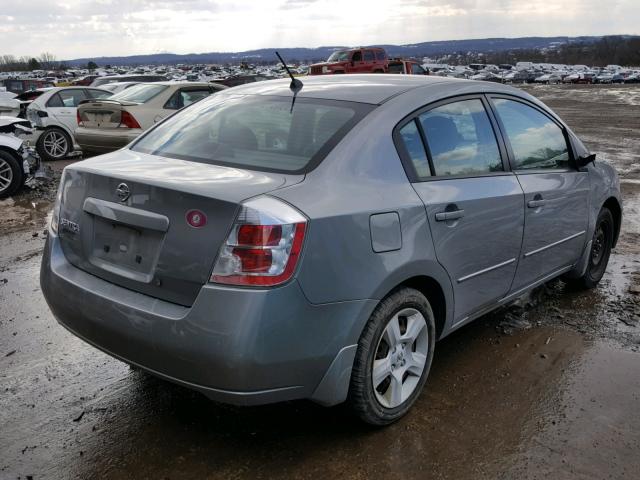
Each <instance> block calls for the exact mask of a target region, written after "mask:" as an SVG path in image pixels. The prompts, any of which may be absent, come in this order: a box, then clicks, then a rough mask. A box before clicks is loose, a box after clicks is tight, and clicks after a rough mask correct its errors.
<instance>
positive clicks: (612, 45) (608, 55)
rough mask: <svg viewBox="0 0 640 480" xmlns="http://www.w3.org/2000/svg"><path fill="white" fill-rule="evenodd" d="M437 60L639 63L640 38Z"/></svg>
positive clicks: (610, 38)
mask: <svg viewBox="0 0 640 480" xmlns="http://www.w3.org/2000/svg"><path fill="white" fill-rule="evenodd" d="M439 62H442V63H451V64H457V65H468V64H470V63H487V64H495V65H500V64H511V65H515V64H516V63H517V62H534V63H560V64H567V65H589V66H592V67H605V66H607V65H622V66H640V37H623V36H608V37H603V38H602V39H600V40H597V41H595V42H593V43H585V42H576V43H567V44H564V45H560V46H558V47H557V48H553V49H542V50H527V49H521V50H507V51H503V52H488V53H481V52H466V53H462V52H461V53H457V54H454V55H451V54H443V55H442V56H440V57H439Z"/></svg>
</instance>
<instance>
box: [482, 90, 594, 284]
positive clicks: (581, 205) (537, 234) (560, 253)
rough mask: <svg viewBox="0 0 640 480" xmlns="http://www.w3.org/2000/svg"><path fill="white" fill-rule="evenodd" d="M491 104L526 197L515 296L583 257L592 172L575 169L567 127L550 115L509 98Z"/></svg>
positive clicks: (498, 98)
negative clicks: (590, 174)
mask: <svg viewBox="0 0 640 480" xmlns="http://www.w3.org/2000/svg"><path fill="white" fill-rule="evenodd" d="M491 103H492V105H493V108H494V109H495V112H496V116H497V118H498V120H499V125H500V128H501V129H502V131H503V133H504V136H505V140H506V146H507V149H508V151H509V157H510V160H511V166H512V169H513V170H514V171H515V173H516V176H517V177H518V180H519V181H520V184H521V185H522V188H523V190H524V195H525V198H524V200H525V207H526V208H525V230H524V240H523V246H522V256H521V258H520V262H519V264H518V270H517V273H516V278H515V280H514V284H513V291H514V292H515V291H518V290H520V289H523V288H525V287H527V286H528V285H530V284H532V283H534V282H536V281H539V280H542V279H545V278H546V277H549V276H553V275H554V274H555V273H557V272H558V271H560V270H562V269H564V268H566V267H568V266H571V265H573V264H574V263H575V262H576V261H577V260H578V259H579V258H580V255H581V254H582V251H583V249H584V246H585V243H586V240H587V239H586V238H585V235H586V230H587V223H588V209H589V173H588V172H586V171H584V172H581V171H578V170H577V169H576V168H575V167H574V161H573V152H572V149H571V148H570V145H569V142H568V136H567V133H566V131H565V129H564V127H563V126H562V125H561V124H560V123H558V122H556V121H555V120H554V119H553V118H552V117H551V116H550V115H548V114H547V113H546V112H544V111H542V110H541V109H539V108H537V107H535V106H534V105H532V104H529V103H526V102H525V101H523V100H520V99H516V98H513V97H508V96H493V97H492V98H491Z"/></svg>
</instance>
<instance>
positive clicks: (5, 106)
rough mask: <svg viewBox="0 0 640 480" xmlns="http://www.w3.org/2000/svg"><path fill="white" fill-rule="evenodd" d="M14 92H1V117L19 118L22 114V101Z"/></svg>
mask: <svg viewBox="0 0 640 480" xmlns="http://www.w3.org/2000/svg"><path fill="white" fill-rule="evenodd" d="M16 97H17V95H16V94H15V93H12V92H0V115H4V116H7V117H17V116H18V115H19V114H20V101H19V100H16Z"/></svg>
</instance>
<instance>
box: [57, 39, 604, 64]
mask: <svg viewBox="0 0 640 480" xmlns="http://www.w3.org/2000/svg"><path fill="white" fill-rule="evenodd" d="M601 38H602V37H521V38H483V39H474V40H444V41H437V42H422V43H414V44H411V45H378V46H381V47H384V48H385V49H386V50H387V52H388V53H389V55H391V56H403V57H423V56H428V57H429V56H437V55H443V54H451V53H496V52H503V51H507V50H520V49H522V50H533V49H543V48H550V47H551V48H553V47H555V46H558V45H559V44H567V43H594V42H596V41H598V40H600V39H601ZM340 48H344V47H341V46H332V47H318V48H262V49H259V50H248V51H245V52H209V53H188V54H184V55H178V54H173V53H156V54H150V55H132V56H128V57H88V58H77V59H74V60H65V63H66V64H67V65H86V63H87V62H89V61H93V62H96V63H97V64H98V65H100V66H104V65H151V64H165V65H170V64H176V63H189V64H192V63H219V64H224V63H239V62H240V61H242V60H246V61H248V62H251V63H274V61H275V60H276V58H275V55H274V54H273V52H274V50H278V51H279V52H280V53H281V55H282V56H283V57H284V58H285V59H286V60H287V61H288V62H292V63H293V62H300V61H317V60H324V59H326V58H327V57H328V56H329V55H330V54H331V52H333V51H334V50H336V49H340Z"/></svg>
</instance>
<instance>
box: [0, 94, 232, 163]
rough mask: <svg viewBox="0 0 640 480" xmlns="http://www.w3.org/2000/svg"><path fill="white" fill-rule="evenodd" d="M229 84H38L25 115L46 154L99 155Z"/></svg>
mask: <svg viewBox="0 0 640 480" xmlns="http://www.w3.org/2000/svg"><path fill="white" fill-rule="evenodd" d="M224 88H226V87H225V86H223V85H217V84H212V83H195V82H168V81H164V82H154V83H137V82H133V81H130V82H113V83H109V84H103V87H82V86H74V87H52V88H44V89H37V90H34V91H31V92H28V93H29V95H30V98H31V100H30V101H25V102H24V103H26V104H28V107H26V112H25V117H26V119H27V120H29V121H30V122H31V124H32V125H33V127H34V128H35V130H36V132H35V136H36V149H37V151H38V154H39V155H40V157H41V158H42V159H44V160H59V159H62V158H65V157H67V156H68V155H69V154H70V153H71V152H73V151H74V150H78V149H79V150H82V151H83V152H84V153H86V154H95V153H105V152H108V151H112V150H115V149H117V148H120V147H122V146H124V145H126V144H127V143H129V142H130V141H131V140H133V139H134V138H136V137H137V136H138V135H139V134H140V133H142V132H143V131H144V130H146V129H148V128H149V127H151V126H152V125H154V124H155V123H157V122H159V121H161V120H163V119H164V118H166V117H168V116H170V115H172V114H173V113H175V112H176V111H177V110H179V109H181V108H183V107H186V106H188V105H190V104H191V103H193V102H196V101H198V100H200V99H202V98H204V97H206V96H208V95H211V94H213V93H215V92H217V91H219V90H222V89H224ZM16 104H17V105H18V106H19V105H20V103H19V102H16ZM1 108H2V103H1V102H0V109H1ZM12 113H15V110H13V111H12Z"/></svg>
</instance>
